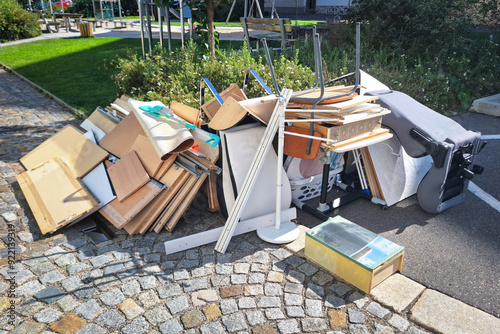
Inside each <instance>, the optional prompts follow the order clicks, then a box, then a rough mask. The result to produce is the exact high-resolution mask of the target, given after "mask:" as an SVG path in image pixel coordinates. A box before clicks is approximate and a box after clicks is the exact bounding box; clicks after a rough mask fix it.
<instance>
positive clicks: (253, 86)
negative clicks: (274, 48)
mask: <svg viewBox="0 0 500 334" xmlns="http://www.w3.org/2000/svg"><path fill="white" fill-rule="evenodd" d="M114 64H115V66H116V67H117V68H118V70H119V72H118V74H116V75H115V76H114V79H115V82H116V83H117V85H118V87H119V90H120V93H124V94H127V95H129V96H131V97H135V98H137V99H141V100H160V101H162V102H163V103H165V104H166V105H169V104H170V102H171V101H172V100H175V101H178V102H182V103H184V104H187V105H190V106H192V107H195V108H198V107H199V106H200V98H199V91H200V80H201V78H202V77H207V78H208V79H209V80H210V81H211V83H212V84H213V85H214V87H215V89H216V90H217V91H218V92H221V91H222V90H224V89H226V88H227V87H228V86H229V85H230V84H231V83H237V84H238V86H239V87H240V88H241V87H242V86H243V80H244V76H245V72H246V70H247V69H248V68H252V69H254V70H255V71H256V72H257V73H258V74H259V75H260V76H261V77H262V79H263V80H264V81H265V82H266V83H267V84H268V86H269V87H271V88H272V89H273V85H272V80H271V75H270V73H269V68H268V66H267V65H266V64H264V63H263V61H262V58H261V57H259V58H257V59H255V58H252V56H251V55H250V52H249V51H248V50H247V49H246V48H245V47H243V48H242V49H240V50H230V51H226V52H221V54H220V55H218V56H217V59H206V58H203V53H202V52H201V50H200V49H199V48H198V47H197V46H196V45H195V44H188V45H187V47H186V48H185V50H184V51H177V52H175V53H172V54H170V53H169V52H168V51H164V50H161V49H159V48H157V49H155V51H154V52H153V53H152V54H150V55H147V56H146V59H142V58H139V57H138V56H137V54H135V53H130V54H129V55H128V56H127V57H124V58H117V59H116V60H115V62H114ZM274 68H275V72H276V77H277V81H278V85H279V87H280V88H281V89H283V88H285V87H286V88H290V89H293V90H301V89H305V88H306V87H309V86H311V85H312V84H313V82H314V74H313V73H312V71H311V70H310V69H309V68H307V67H304V66H301V65H299V64H298V58H297V57H295V58H294V59H292V60H287V59H285V58H282V59H279V60H276V61H275V62H274ZM273 90H274V89H273ZM206 91H208V90H206ZM263 94H265V93H264V90H263V89H262V87H260V86H259V85H258V84H257V83H256V81H255V80H253V81H251V82H250V84H249V85H248V89H247V95H248V97H249V98H251V97H256V96H259V95H263ZM208 95H209V93H208ZM207 98H210V97H207Z"/></svg>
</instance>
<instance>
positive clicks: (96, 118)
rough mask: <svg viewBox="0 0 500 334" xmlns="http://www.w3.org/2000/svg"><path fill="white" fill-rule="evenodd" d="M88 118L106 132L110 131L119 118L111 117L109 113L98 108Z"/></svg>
mask: <svg viewBox="0 0 500 334" xmlns="http://www.w3.org/2000/svg"><path fill="white" fill-rule="evenodd" d="M87 119H88V120H89V121H91V122H92V123H93V124H94V125H95V126H97V127H98V128H99V129H101V130H102V131H104V132H105V133H106V134H108V133H110V132H111V131H112V130H113V129H114V128H115V126H116V125H117V124H118V120H115V119H113V118H111V117H109V116H108V114H106V113H103V112H102V111H99V110H98V109H96V110H95V111H94V112H93V113H92V114H91V115H90V116H89V118H87Z"/></svg>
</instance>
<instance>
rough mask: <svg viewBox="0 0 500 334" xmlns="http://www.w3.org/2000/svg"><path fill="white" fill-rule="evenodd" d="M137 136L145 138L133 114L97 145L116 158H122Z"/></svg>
mask: <svg viewBox="0 0 500 334" xmlns="http://www.w3.org/2000/svg"><path fill="white" fill-rule="evenodd" d="M139 135H142V136H146V133H145V132H144V130H143V129H142V126H141V125H140V124H139V121H138V120H137V118H136V117H135V115H134V113H130V114H129V115H128V116H127V117H125V118H124V119H123V120H122V121H121V122H120V123H118V125H117V126H116V127H115V128H114V129H113V131H111V132H110V133H108V135H107V136H106V137H104V139H103V140H102V141H101V142H100V143H99V145H100V146H101V147H103V148H104V149H105V150H107V151H108V152H110V153H111V154H113V155H115V156H117V157H118V158H123V157H124V156H125V155H126V154H127V153H128V152H130V150H131V149H132V145H134V142H135V139H136V138H137V136H139Z"/></svg>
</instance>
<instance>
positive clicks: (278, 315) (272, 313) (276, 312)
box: [264, 307, 285, 320]
mask: <svg viewBox="0 0 500 334" xmlns="http://www.w3.org/2000/svg"><path fill="white" fill-rule="evenodd" d="M264 312H265V313H266V317H267V318H268V319H269V320H276V319H285V315H284V314H283V312H282V311H281V309H279V308H277V307H272V308H266V309H265V311H264Z"/></svg>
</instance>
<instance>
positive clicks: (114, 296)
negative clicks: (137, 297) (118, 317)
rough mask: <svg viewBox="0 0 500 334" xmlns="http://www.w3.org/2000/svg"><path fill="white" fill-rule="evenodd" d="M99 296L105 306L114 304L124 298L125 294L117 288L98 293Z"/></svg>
mask: <svg viewBox="0 0 500 334" xmlns="http://www.w3.org/2000/svg"><path fill="white" fill-rule="evenodd" d="M99 298H100V299H101V301H102V303H103V304H104V305H106V306H115V305H118V304H120V303H121V302H123V301H124V300H125V296H124V295H123V293H122V292H121V291H120V289H118V288H116V289H113V290H109V291H108V292H105V293H102V294H100V295H99Z"/></svg>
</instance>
